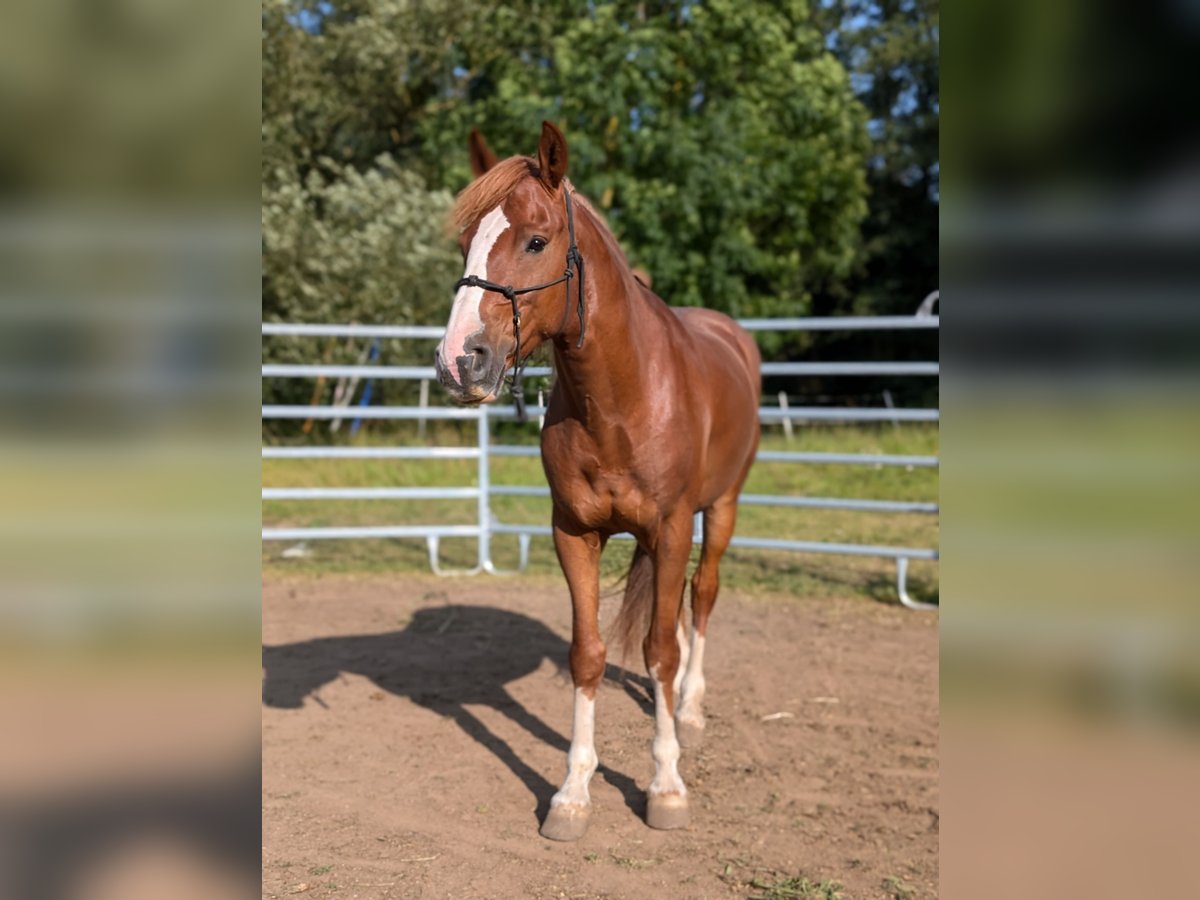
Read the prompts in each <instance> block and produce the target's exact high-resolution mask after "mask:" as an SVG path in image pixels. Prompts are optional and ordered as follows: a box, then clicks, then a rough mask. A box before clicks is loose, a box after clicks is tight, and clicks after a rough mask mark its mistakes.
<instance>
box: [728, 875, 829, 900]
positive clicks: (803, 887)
mask: <svg viewBox="0 0 1200 900" xmlns="http://www.w3.org/2000/svg"><path fill="white" fill-rule="evenodd" d="M750 887H752V888H754V889H755V890H757V891H761V892H762V893H756V894H752V895H751V900H790V898H804V900H842V892H841V891H842V886H841V885H840V884H838V882H836V881H822V882H819V883H818V882H813V881H809V880H808V879H807V878H805V877H803V876H799V877H795V878H786V877H784V878H773V879H766V878H755V879H754V880H753V881H751V882H750Z"/></svg>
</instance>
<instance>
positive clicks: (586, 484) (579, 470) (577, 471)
mask: <svg viewBox="0 0 1200 900" xmlns="http://www.w3.org/2000/svg"><path fill="white" fill-rule="evenodd" d="M559 459H560V460H561V459H567V460H570V462H569V463H568V462H561V461H560V462H558V463H557V464H554V465H547V469H546V475H547V480H548V481H549V482H550V491H551V493H552V495H553V497H554V502H555V504H556V505H557V506H559V507H560V508H561V509H563V510H565V511H567V512H569V513H570V514H571V516H572V517H573V518H574V519H575V520H576V521H578V522H579V523H580V524H581V525H584V526H586V527H588V528H597V529H606V530H607V529H612V530H616V531H632V532H634V533H635V534H636V533H639V532H643V531H645V530H646V529H647V528H649V527H651V526H652V525H653V524H654V523H655V522H656V521H658V519H659V510H658V505H657V503H656V502H655V501H654V500H653V498H652V497H651V496H650V495H649V494H648V493H647V492H646V491H644V490H643V489H642V487H641V485H640V483H639V480H638V478H637V477H636V475H635V474H634V473H632V472H629V471H624V470H620V471H614V470H612V469H608V468H605V467H604V466H602V465H601V464H600V463H599V462H598V461H597V459H596V457H595V456H594V455H592V454H589V453H586V452H580V453H578V455H574V456H571V455H560V456H559Z"/></svg>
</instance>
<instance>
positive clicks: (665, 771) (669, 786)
mask: <svg viewBox="0 0 1200 900" xmlns="http://www.w3.org/2000/svg"><path fill="white" fill-rule="evenodd" d="M650 678H651V680H652V681H653V682H654V744H653V745H652V747H651V753H652V754H653V756H654V780H653V781H651V782H650V793H651V794H678V795H679V796H680V797H683V796H686V795H687V788H685V787H684V786H683V779H682V778H680V777H679V741H678V740H676V738H675V720H674V719H672V718H671V714H670V713H669V712H667V698H666V696H665V692H664V691H663V684H662V680H661V679H660V678H659V677H658V668H657V667H655V670H654V671H653V672H651V673H650Z"/></svg>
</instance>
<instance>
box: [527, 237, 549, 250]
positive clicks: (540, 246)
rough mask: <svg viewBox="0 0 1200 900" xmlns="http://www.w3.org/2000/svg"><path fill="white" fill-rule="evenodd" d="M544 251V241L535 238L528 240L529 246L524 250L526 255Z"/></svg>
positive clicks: (543, 239)
mask: <svg viewBox="0 0 1200 900" xmlns="http://www.w3.org/2000/svg"><path fill="white" fill-rule="evenodd" d="M545 249H546V239H545V238H540V237H535V238H530V240H529V245H528V246H527V247H526V248H525V252H526V253H541V252H542V251H543V250H545Z"/></svg>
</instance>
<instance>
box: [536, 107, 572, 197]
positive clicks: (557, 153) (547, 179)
mask: <svg viewBox="0 0 1200 900" xmlns="http://www.w3.org/2000/svg"><path fill="white" fill-rule="evenodd" d="M538 169H539V170H540V171H541V178H542V182H543V183H544V184H545V185H546V187H548V188H550V190H552V191H553V190H557V189H558V186H559V184H561V183H562V180H563V178H565V177H566V175H567V139H566V138H565V137H563V133H562V132H561V131H559V130H558V129H557V128H555V127H554V125H553V124H552V123H550V122H542V140H541V142H540V143H539V144H538Z"/></svg>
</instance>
